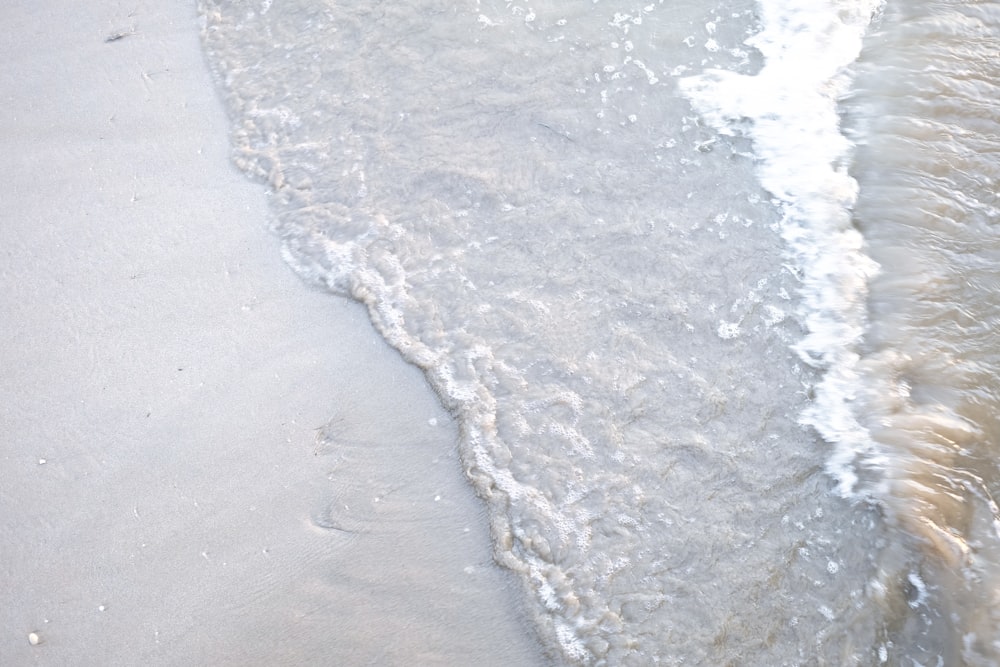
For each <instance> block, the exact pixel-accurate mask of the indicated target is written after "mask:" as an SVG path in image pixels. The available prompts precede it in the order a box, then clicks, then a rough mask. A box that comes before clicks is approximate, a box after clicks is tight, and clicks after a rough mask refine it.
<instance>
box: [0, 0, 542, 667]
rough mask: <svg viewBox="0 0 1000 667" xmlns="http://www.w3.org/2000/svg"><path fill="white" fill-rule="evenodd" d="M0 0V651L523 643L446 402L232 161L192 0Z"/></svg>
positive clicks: (328, 650) (160, 657)
mask: <svg viewBox="0 0 1000 667" xmlns="http://www.w3.org/2000/svg"><path fill="white" fill-rule="evenodd" d="M0 17H2V19H3V22H4V25H5V26H6V29H7V30H6V32H7V35H8V39H7V40H5V41H4V43H3V45H0V51H2V59H3V61H4V62H5V63H6V66H5V67H4V68H3V69H2V70H0V94H2V100H3V105H4V119H5V123H4V132H3V133H2V135H0V145H2V147H3V155H4V159H3V160H2V162H0V201H2V202H3V209H4V222H3V224H2V225H0V250H2V252H3V258H2V260H0V276H2V281H3V289H2V290H0V320H2V321H3V325H2V326H0V368H3V373H2V374H0V425H2V431H3V438H2V440H0V461H2V465H3V469H4V477H3V484H2V486H0V531H2V534H3V536H4V540H3V553H2V557H0V585H2V588H3V590H4V604H3V605H0V629H2V632H0V664H10V665H14V664H17V665H29V664H38V665H48V664H52V665H56V664H76V665H117V664H213V665H218V664H241V665H243V664H267V665H274V664H369V663H371V664H422V665H430V664H461V663H466V664H468V663H470V662H473V661H474V662H475V663H477V664H486V665H490V664H494V665H520V664H542V663H543V662H544V660H543V658H542V657H541V653H540V649H539V647H538V645H537V643H536V641H535V639H534V636H533V633H532V630H531V629H530V627H528V625H527V624H526V623H525V622H524V617H523V613H522V612H521V610H520V607H519V606H518V602H517V601H518V599H519V592H518V591H517V590H516V589H515V586H516V585H517V584H516V583H515V580H514V579H513V578H512V577H510V576H508V573H506V572H504V571H502V570H500V569H499V568H497V567H496V566H495V565H494V564H493V562H492V559H491V556H490V550H489V540H488V534H487V527H486V526H487V521H486V519H485V516H484V512H483V508H482V506H481V504H480V503H479V501H478V500H477V499H476V498H475V497H474V496H473V494H472V492H471V491H470V490H469V488H468V486H467V485H466V484H465V482H464V480H463V479H462V476H461V471H460V465H459V463H458V461H457V458H456V456H457V455H456V448H455V440H456V437H457V435H456V428H455V425H454V424H453V422H452V421H451V419H450V418H449V417H448V415H447V414H446V413H445V412H444V411H443V410H442V409H441V407H440V405H439V404H438V402H437V400H436V398H435V397H434V396H433V394H432V393H431V391H430V390H429V388H428V387H427V385H426V383H425V381H424V379H423V377H422V376H421V375H420V373H419V372H418V371H417V370H416V369H414V368H412V367H410V366H407V365H406V364H405V363H403V362H402V361H401V360H400V358H399V357H398V355H397V354H396V353H395V352H394V351H392V350H390V349H389V348H388V347H387V346H386V345H385V344H384V343H383V341H382V340H381V339H380V338H379V337H378V336H377V334H376V333H375V332H374V331H373V330H372V328H371V326H370V325H369V323H368V320H367V317H366V315H365V313H364V312H363V310H362V309H361V308H360V307H358V306H357V305H356V304H352V303H348V302H346V301H343V300H340V299H337V298H334V297H332V296H330V295H327V294H322V293H319V292H316V291H311V290H310V289H308V288H307V287H306V286H305V285H304V284H302V283H301V281H299V280H298V278H296V277H295V276H294V275H293V274H292V272H291V271H290V270H289V269H288V268H287V267H286V266H285V265H284V264H283V263H282V261H281V259H280V254H279V248H278V242H277V240H276V239H275V238H273V237H272V236H271V235H269V233H268V232H267V231H266V220H267V203H266V199H265V194H264V188H263V187H262V186H261V185H259V184H255V183H251V182H249V181H247V180H246V179H245V178H244V177H243V176H242V175H241V174H240V173H238V172H237V171H236V170H235V169H234V168H232V167H231V166H230V163H229V145H228V143H227V132H228V123H227V120H226V118H225V116H224V113H223V111H222V107H221V104H220V103H219V101H218V100H217V98H216V94H215V91H214V89H213V87H212V82H211V79H210V77H209V75H208V72H207V70H206V67H205V64H204V61H203V59H202V55H201V52H200V45H199V42H198V35H197V30H198V28H197V18H196V16H195V11H194V7H193V3H191V4H190V6H189V5H188V3H179V4H175V5H170V3H168V4H167V5H163V6H160V5H159V4H158V3H153V2H148V1H147V2H141V3H117V2H111V1H110V0H101V1H99V2H96V3H86V4H81V3H73V2H69V0H57V1H53V2H44V3H37V4H36V3H32V2H27V1H23V0H17V1H15V2H14V3H13V4H11V3H8V4H7V5H6V6H5V7H4V8H3V9H0Z"/></svg>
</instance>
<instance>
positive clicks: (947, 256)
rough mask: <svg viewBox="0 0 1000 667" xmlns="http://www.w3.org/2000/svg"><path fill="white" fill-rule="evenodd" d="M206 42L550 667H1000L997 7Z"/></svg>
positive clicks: (439, 10)
mask: <svg viewBox="0 0 1000 667" xmlns="http://www.w3.org/2000/svg"><path fill="white" fill-rule="evenodd" d="M200 11H201V14H202V17H203V20H204V42H205V48H206V53H207V55H208V58H209V61H210V64H211V65H212V67H213V69H214V70H215V72H216V75H217V77H218V80H219V84H220V88H221V90H222V92H223V95H224V97H225V100H226V102H227V104H228V106H229V109H230V113H231V115H232V119H233V135H232V139H233V144H234V157H235V160H236V163H237V164H238V165H239V166H240V167H241V168H242V169H244V170H245V171H247V172H248V173H249V174H251V175H253V176H255V177H258V178H261V179H262V180H264V181H266V182H267V183H268V184H269V187H270V191H271V193H272V196H271V199H272V203H273V215H274V222H273V224H274V229H275V231H276V233H277V234H278V235H280V237H281V238H282V239H283V247H284V253H285V256H286V259H287V260H288V262H289V263H290V264H291V265H292V266H293V267H294V268H295V269H296V270H297V271H298V272H299V273H300V274H301V275H302V276H303V277H304V278H306V279H307V280H308V281H310V282H312V283H314V284H317V285H320V286H323V287H325V288H327V289H330V290H331V291H333V292H336V293H339V294H344V295H348V296H350V297H352V298H355V299H358V300H359V301H361V302H363V303H364V304H366V305H367V306H368V309H369V312H370V313H371V317H372V320H373V322H374V323H375V325H376V327H377V328H378V329H379V331H380V332H381V333H382V335H383V336H384V337H385V338H386V340H387V341H389V343H390V344H392V345H393V346H394V347H396V349H398V350H399V351H400V353H401V354H402V355H403V356H404V357H405V358H406V359H407V360H408V361H410V362H411V363H413V364H415V365H417V366H419V367H420V368H421V369H423V370H424V372H425V373H426V375H427V377H428V380H429V381H430V383H431V385H432V386H433V387H434V389H435V390H436V391H437V393H438V395H439V396H440V397H441V400H442V402H443V403H444V405H445V406H446V407H448V409H449V410H451V411H452V413H453V414H454V415H455V417H456V419H457V420H458V423H459V424H460V428H461V442H460V443H459V447H460V451H461V454H462V459H463V464H464V467H465V471H466V474H467V475H468V479H469V481H470V483H471V484H472V485H473V486H474V488H475V489H476V491H477V493H478V494H479V495H480V496H481V497H482V498H483V499H484V500H485V502H486V503H487V506H488V513H489V518H490V522H491V528H492V536H493V541H494V549H495V558H496V560H497V562H498V563H500V564H501V565H502V566H504V567H506V568H509V569H510V570H512V571H513V572H515V573H516V575H517V577H518V578H519V580H520V581H521V582H522V584H523V591H524V597H525V600H526V601H527V605H528V607H529V608H530V609H531V611H532V615H533V620H534V621H535V623H536V626H537V628H538V633H539V636H540V638H541V639H542V641H543V643H544V644H545V645H546V647H547V650H548V651H549V656H548V657H549V658H550V659H551V661H552V662H555V663H566V664H608V665H618V664H624V665H649V664H665V665H673V664H712V665H725V664H755V665H796V664H828V665H830V664H832V665H841V664H858V665H874V664H906V665H909V664H926V665H930V664H943V665H958V664H973V665H979V664H983V665H987V664H997V662H998V660H1000V658H998V656H1000V647H998V646H997V643H996V642H997V639H996V638H997V637H1000V619H998V618H997V616H998V609H1000V604H998V601H997V599H996V596H997V594H998V593H997V590H998V589H997V586H998V583H997V579H996V569H997V567H998V564H1000V554H998V553H997V547H998V546H1000V536H998V530H997V520H996V516H997V507H996V505H995V503H994V501H993V498H994V497H995V496H996V494H997V492H998V489H997V486H998V484H1000V471H998V470H997V464H996V460H997V442H998V440H997V436H998V424H997V422H996V417H995V415H996V414H997V409H996V408H997V403H998V397H1000V387H998V381H997V380H996V378H997V370H998V369H997V365H998V362H1000V357H998V354H997V349H998V346H997V338H996V335H995V334H994V331H995V327H996V324H997V319H998V308H1000V306H998V304H1000V299H998V298H997V297H996V296H995V295H994V293H995V291H996V287H997V286H998V285H1000V270H998V266H1000V264H998V263H997V259H998V258H1000V254H998V251H1000V233H998V232H997V230H996V222H997V218H998V209H997V208H996V205H997V203H996V183H997V175H998V171H1000V161H998V160H1000V153H998V150H997V148H998V145H1000V139H998V132H997V120H998V118H1000V112H998V109H997V105H996V100H997V99H998V97H997V95H996V94H995V93H996V92H997V91H996V82H997V81H998V77H997V74H998V72H997V68H998V59H997V57H996V56H997V53H998V36H1000V8H998V5H997V4H996V3H991V2H964V3H963V2H949V1H945V2H933V3H931V2H926V1H922V0H912V1H908V2H906V3H902V2H899V1H898V0H896V1H894V0H889V2H888V3H887V4H885V5H884V6H883V5H881V4H879V3H875V2H872V1H870V0H788V1H785V2H778V1H777V0H761V1H760V2H759V3H758V2H751V1H748V0H721V1H720V0H708V1H705V2H666V3H665V2H662V1H655V0H647V1H646V2H637V3H630V2H611V1H609V0H585V1H584V0H577V1H572V2H565V1H563V2H553V1H551V0H548V1H544V0H543V1H541V2H531V3H528V2H519V1H512V2H506V1H488V0H478V1H476V0H459V1H458V2H455V1H449V2H445V1H443V0H409V1H407V2H375V1H374V0H372V1H371V2H353V3H339V2H333V1H331V0H260V1H258V2H232V1H228V0H201V2H200ZM401 550H402V551H403V552H404V553H405V545H401Z"/></svg>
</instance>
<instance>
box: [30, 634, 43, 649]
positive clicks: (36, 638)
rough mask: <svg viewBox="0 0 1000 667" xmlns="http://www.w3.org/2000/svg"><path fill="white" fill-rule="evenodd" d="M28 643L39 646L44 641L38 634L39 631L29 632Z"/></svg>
mask: <svg viewBox="0 0 1000 667" xmlns="http://www.w3.org/2000/svg"><path fill="white" fill-rule="evenodd" d="M28 643H29V644H31V645H32V646H38V645H39V644H41V643H42V638H41V637H39V636H38V633H37V632H29V633H28Z"/></svg>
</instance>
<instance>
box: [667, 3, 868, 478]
mask: <svg viewBox="0 0 1000 667" xmlns="http://www.w3.org/2000/svg"><path fill="white" fill-rule="evenodd" d="M880 4H881V2H880V0H761V2H760V7H761V16H762V29H761V31H760V32H759V33H757V34H756V35H754V36H753V37H751V38H750V39H749V40H747V43H748V44H749V45H750V46H753V47H755V48H757V49H758V50H759V51H760V52H761V54H762V55H763V57H764V63H765V64H764V66H763V68H762V69H761V70H760V72H759V73H758V74H756V75H753V76H750V75H742V74H736V73H734V72H727V71H720V70H709V71H706V72H705V73H703V74H702V75H699V76H694V77H689V78H685V79H681V80H680V81H679V82H678V83H679V86H680V88H681V90H682V91H683V92H684V93H685V94H686V95H687V96H688V98H689V99H690V100H691V102H692V103H693V104H694V106H695V107H696V108H697V110H698V111H699V112H700V113H701V115H702V117H703V118H705V119H706V120H707V121H708V122H710V123H711V124H712V125H713V126H714V127H715V129H716V130H717V131H718V132H719V133H721V134H726V135H734V134H745V135H747V136H749V137H751V138H752V139H753V141H754V147H755V152H756V155H757V157H758V158H759V165H758V175H759V178H760V180H761V183H762V185H763V186H764V187H765V188H767V190H769V191H770V192H771V193H772V194H773V195H774V196H775V197H777V198H778V199H779V200H780V202H781V204H782V207H783V213H784V215H783V220H782V225H781V233H782V236H783V238H784V239H785V241H786V243H787V244H788V247H789V250H790V253H791V254H792V256H793V258H794V262H795V264H796V268H797V272H796V273H797V274H798V275H800V277H801V281H802V286H801V290H800V291H801V296H802V299H803V308H802V317H803V319H804V322H805V324H806V326H807V329H808V334H807V335H806V337H805V339H804V340H802V341H801V342H800V343H799V344H798V345H797V346H796V351H797V352H798V353H799V355H800V356H801V357H802V358H803V359H804V360H806V361H807V362H808V363H810V364H811V365H813V366H817V367H820V368H824V369H826V370H827V373H826V375H825V377H824V379H823V380H822V381H821V383H820V385H819V386H818V387H817V391H816V400H815V402H814V403H813V404H812V405H811V406H810V408H809V409H807V411H806V412H805V413H804V414H803V416H802V421H803V422H804V423H806V424H808V425H810V426H813V427H814V428H816V429H817V431H819V433H820V434H821V435H822V436H823V437H824V438H825V439H826V440H827V441H829V442H831V443H834V444H835V445H836V451H835V453H834V455H833V456H832V457H831V459H830V463H829V466H828V468H829V470H830V472H831V473H832V474H833V475H834V476H835V477H836V478H837V479H838V482H839V488H840V491H841V493H842V494H844V495H852V494H854V493H855V492H856V488H855V487H856V482H857V476H856V475H855V474H854V472H853V462H854V460H855V459H856V458H857V457H858V455H859V454H861V455H865V454H866V453H868V452H870V451H871V450H872V448H873V445H872V440H871V437H870V435H869V434H868V432H867V430H866V429H865V428H864V427H863V426H861V425H860V424H859V423H858V422H857V420H856V419H855V417H854V414H853V412H852V410H851V408H850V400H851V397H852V396H853V395H854V393H855V391H856V386H857V385H856V381H857V377H858V374H857V373H856V371H855V366H856V364H857V361H858V355H857V353H856V352H855V350H856V345H857V343H858V341H859V339H860V338H861V336H862V334H863V332H864V330H865V313H864V308H865V299H866V295H867V284H868V280H869V279H870V277H871V276H872V275H874V273H875V272H876V270H877V266H876V264H875V263H874V262H873V261H872V260H871V259H870V258H868V257H867V256H865V254H864V252H863V239H862V237H861V235H860V234H859V233H858V231H857V230H856V229H854V227H853V226H852V222H851V208H852V206H853V205H854V202H855V199H856V197H857V184H856V182H855V181H854V179H852V178H851V177H850V176H849V175H848V173H847V162H848V159H849V152H850V148H851V145H850V142H848V140H847V139H846V138H845V137H844V136H843V135H842V134H841V133H840V124H839V117H838V113H837V104H838V100H839V99H840V97H841V96H842V95H843V94H844V93H845V92H846V91H847V86H848V84H849V76H848V74H847V67H848V66H849V65H850V64H851V63H853V62H854V61H855V60H856V59H857V56H858V54H859V53H860V50H861V44H862V39H863V37H864V34H865V31H866V29H867V26H868V24H869V22H870V20H871V17H872V16H873V14H874V13H875V12H876V10H877V9H878V7H879V6H880Z"/></svg>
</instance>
